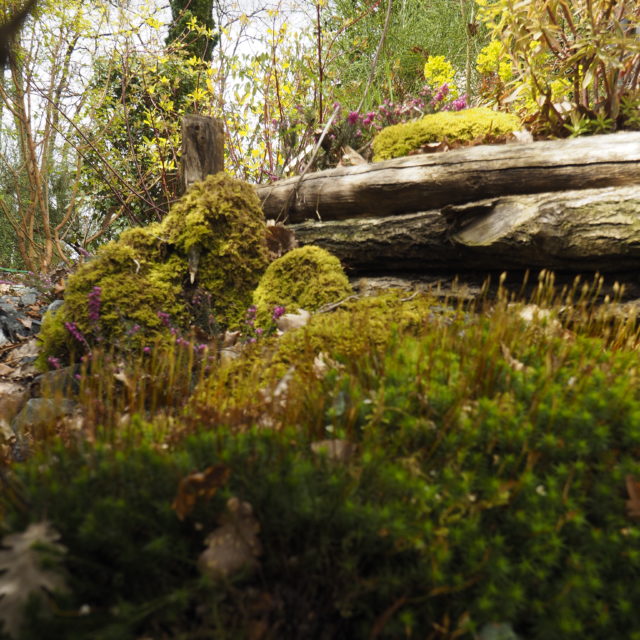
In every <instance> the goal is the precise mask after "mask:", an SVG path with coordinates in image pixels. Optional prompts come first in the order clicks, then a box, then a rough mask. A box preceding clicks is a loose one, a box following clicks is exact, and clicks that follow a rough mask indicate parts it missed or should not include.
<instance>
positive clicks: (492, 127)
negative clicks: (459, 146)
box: [373, 107, 522, 161]
mask: <svg viewBox="0 0 640 640" xmlns="http://www.w3.org/2000/svg"><path fill="white" fill-rule="evenodd" d="M521 127H522V123H521V122H520V119H519V118H518V117H517V116H515V115H513V114H510V113H503V112H501V111H492V110H491V109H487V108H486V107H476V108H473V109H463V110H462V111H440V112H439V113H433V114H430V115H427V116H424V118H421V119H420V120H413V121H411V122H405V123H403V124H395V125H392V126H390V127H386V128H385V129H383V130H382V131H380V133H379V134H378V135H377V136H376V137H375V138H374V140H373V159H374V160H375V161H378V160H389V159H391V158H399V157H401V156H406V155H408V154H410V153H411V152H414V151H419V150H420V149H421V147H423V146H424V145H425V144H428V143H429V142H439V141H442V140H447V141H448V142H472V141H486V142H493V141H495V140H496V139H500V138H503V137H504V136H507V135H509V134H512V133H513V132H514V131H518V130H519V129H520V128H521Z"/></svg>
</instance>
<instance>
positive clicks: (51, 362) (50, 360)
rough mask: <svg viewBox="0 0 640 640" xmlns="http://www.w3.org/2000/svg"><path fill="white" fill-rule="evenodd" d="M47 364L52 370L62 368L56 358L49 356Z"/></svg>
mask: <svg viewBox="0 0 640 640" xmlns="http://www.w3.org/2000/svg"><path fill="white" fill-rule="evenodd" d="M47 362H48V363H49V365H50V366H51V368H52V369H60V367H62V364H61V362H60V360H59V359H58V358H56V357H54V356H49V357H48V358H47Z"/></svg>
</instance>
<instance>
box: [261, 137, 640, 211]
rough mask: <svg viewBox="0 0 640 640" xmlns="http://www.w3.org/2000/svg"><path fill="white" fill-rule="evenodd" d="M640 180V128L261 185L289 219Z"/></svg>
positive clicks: (266, 204) (271, 205)
mask: <svg viewBox="0 0 640 640" xmlns="http://www.w3.org/2000/svg"><path fill="white" fill-rule="evenodd" d="M633 183H640V133H638V132H623V133H617V134H613V135H602V136H592V137H587V138H574V139H570V140H551V141H543V142H533V143H531V144H506V145H499V146H496V145H493V146H478V147H471V148H463V149H456V150H454V151H449V152H446V153H435V154H430V155H415V156H408V157H405V158H398V159H395V160H387V161H385V162H377V163H374V164H366V165H359V166H355V167H339V168H337V169H330V170H328V171H319V172H317V173H311V174H308V175H306V176H304V177H303V178H302V179H300V178H289V179H287V180H282V181H281V182H276V183H275V184H272V185H266V186H261V187H258V188H257V193H258V196H259V197H260V200H261V201H262V207H263V209H264V212H265V215H266V217H267V218H275V219H280V220H282V221H284V222H302V221H304V220H307V219H313V220H318V219H320V220H344V219H346V218H357V217H384V216H390V215H400V214H405V213H411V212H415V211H426V210H429V209H438V208H440V207H443V206H445V205H455V204H462V203H465V202H473V201H477V200H481V199H484V198H492V197H497V196H505V195H514V194H533V193H545V192H552V191H563V190H567V189H586V188H598V187H608V186H620V185H625V184H633Z"/></svg>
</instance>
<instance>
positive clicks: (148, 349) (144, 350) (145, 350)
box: [142, 347, 151, 353]
mask: <svg viewBox="0 0 640 640" xmlns="http://www.w3.org/2000/svg"><path fill="white" fill-rule="evenodd" d="M142 351H143V353H151V347H144V349H142Z"/></svg>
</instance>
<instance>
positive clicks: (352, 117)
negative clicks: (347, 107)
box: [347, 111, 360, 124]
mask: <svg viewBox="0 0 640 640" xmlns="http://www.w3.org/2000/svg"><path fill="white" fill-rule="evenodd" d="M359 117H360V114H359V113H358V112H357V111H349V115H348V116H347V122H348V123H349V124H356V123H357V122H358V118H359Z"/></svg>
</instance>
